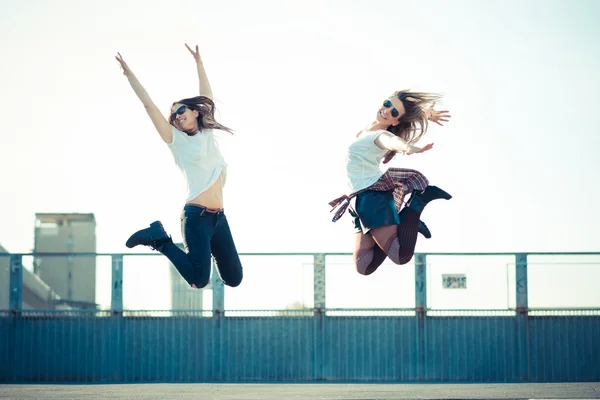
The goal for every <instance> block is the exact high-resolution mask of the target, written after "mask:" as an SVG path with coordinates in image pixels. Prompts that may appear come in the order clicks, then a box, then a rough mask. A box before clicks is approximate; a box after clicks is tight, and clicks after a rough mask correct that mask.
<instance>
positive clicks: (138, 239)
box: [125, 221, 172, 251]
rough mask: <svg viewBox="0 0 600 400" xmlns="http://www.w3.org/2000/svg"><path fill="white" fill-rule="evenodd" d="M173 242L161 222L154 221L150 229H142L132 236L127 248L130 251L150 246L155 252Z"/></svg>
mask: <svg viewBox="0 0 600 400" xmlns="http://www.w3.org/2000/svg"><path fill="white" fill-rule="evenodd" d="M168 242H172V240H171V237H170V236H169V235H167V232H166V231H165V228H163V226H162V224H161V223H160V221H154V222H153V223H151V224H150V228H146V229H142V230H139V231H137V232H136V233H134V234H133V235H131V237H130V238H129V239H127V242H126V243H125V246H127V247H129V248H130V249H131V248H132V247H135V246H139V245H143V246H150V247H152V249H153V250H159V251H160V248H161V247H162V245H163V244H165V243H168Z"/></svg>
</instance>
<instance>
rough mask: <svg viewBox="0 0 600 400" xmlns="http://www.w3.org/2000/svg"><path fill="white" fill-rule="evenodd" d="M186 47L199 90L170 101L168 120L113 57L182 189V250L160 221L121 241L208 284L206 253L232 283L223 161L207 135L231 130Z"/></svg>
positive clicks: (235, 266)
mask: <svg viewBox="0 0 600 400" xmlns="http://www.w3.org/2000/svg"><path fill="white" fill-rule="evenodd" d="M186 47H187V49H188V50H189V51H190V53H191V54H192V56H193V57H194V59H195V60H196V67H197V69H198V79H199V81H200V96H198V97H193V98H189V99H183V100H180V101H177V102H175V103H173V105H172V106H171V111H170V112H169V115H170V116H169V119H168V120H167V119H166V118H165V117H164V116H163V115H162V114H161V112H160V110H159V109H158V107H156V105H154V103H153V102H152V100H151V99H150V96H149V95H148V93H147V92H146V90H144V88H143V87H142V85H141V84H140V82H139V81H138V80H137V78H136V77H135V75H134V74H133V72H131V69H129V67H128V66H127V64H126V63H125V61H124V60H123V57H121V55H120V54H119V55H118V56H117V57H116V58H117V61H118V62H119V63H120V64H121V67H122V69H123V74H125V76H126V77H127V79H128V80H129V83H130V84H131V87H132V88H133V91H134V92H135V93H136V94H137V96H138V98H139V99H140V100H141V101H142V103H143V104H144V107H145V108H146V111H147V112H148V115H149V116H150V119H151V120H152V123H153V124H154V126H155V128H156V130H157V131H158V133H159V135H160V137H161V138H162V140H163V141H164V142H165V143H166V144H167V145H168V146H169V149H170V150H171V153H172V154H173V158H174V160H175V164H176V165H177V167H179V169H180V170H181V172H182V173H183V175H184V177H185V179H186V181H187V189H188V195H187V198H186V203H185V206H184V207H183V211H182V213H181V233H182V235H183V244H184V247H185V251H183V250H181V249H180V248H179V247H177V246H176V245H175V244H173V241H172V240H171V237H170V236H169V235H168V234H167V232H165V230H164V228H163V226H162V224H161V223H160V221H155V222H153V223H151V224H150V227H149V228H145V229H142V230H139V231H137V232H136V233H134V234H133V235H132V236H131V237H130V238H129V239H128V240H127V243H126V246H127V247H130V248H131V247H135V246H138V245H145V246H150V247H152V248H153V249H155V250H158V251H160V252H161V253H162V254H164V255H165V256H167V258H169V260H171V262H172V263H173V265H174V266H175V268H177V270H178V271H179V273H180V274H181V276H182V277H183V278H184V279H185V280H186V281H187V282H188V283H189V284H190V286H192V287H194V288H203V287H204V286H206V285H207V284H208V281H209V278H210V271H211V254H212V256H214V258H215V261H216V265H217V269H218V271H219V275H220V277H221V280H222V281H223V283H225V284H226V285H228V286H238V285H239V284H240V283H241V282H242V277H243V274H242V265H241V263H240V258H239V256H238V253H237V250H236V248H235V244H234V242H233V238H232V236H231V231H230V230H229V224H228V223H227V218H225V214H224V212H223V186H224V185H225V178H226V171H227V164H226V163H225V161H224V160H223V156H222V155H221V152H220V151H219V148H218V146H217V144H216V142H215V138H214V136H213V130H214V129H220V130H224V131H227V132H230V133H231V130H230V129H229V128H227V127H225V126H223V125H221V124H219V123H218V122H216V121H215V103H214V102H213V95H212V91H211V88H210V84H209V82H208V78H207V76H206V72H205V71H204V66H203V64H202V60H201V59H200V53H199V52H198V46H196V50H195V51H194V50H192V49H191V48H190V47H188V45H187V44H186Z"/></svg>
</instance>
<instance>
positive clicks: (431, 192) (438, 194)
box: [413, 186, 452, 204]
mask: <svg viewBox="0 0 600 400" xmlns="http://www.w3.org/2000/svg"><path fill="white" fill-rule="evenodd" d="M413 193H416V194H417V195H418V196H421V198H422V199H423V201H424V202H425V204H427V203H429V202H430V201H433V200H437V199H445V200H450V199H451V198H452V196H451V195H450V194H449V193H447V192H446V191H445V190H443V189H440V188H439V187H437V186H427V187H426V188H425V190H424V191H423V192H422V193H417V192H413Z"/></svg>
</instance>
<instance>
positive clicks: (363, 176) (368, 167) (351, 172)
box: [346, 129, 390, 193]
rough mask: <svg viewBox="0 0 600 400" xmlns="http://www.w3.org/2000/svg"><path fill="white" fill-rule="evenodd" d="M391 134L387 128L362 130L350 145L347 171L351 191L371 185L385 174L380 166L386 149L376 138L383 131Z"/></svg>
mask: <svg viewBox="0 0 600 400" xmlns="http://www.w3.org/2000/svg"><path fill="white" fill-rule="evenodd" d="M384 132H385V133H386V134H390V133H389V132H388V131H386V130H383V129H382V130H377V131H373V132H364V131H363V132H362V133H361V136H359V137H358V138H356V139H355V140H354V141H353V142H352V143H351V144H350V146H349V147H348V154H347V156H346V173H347V175H348V185H349V186H350V193H354V192H357V191H359V190H361V189H364V188H366V187H369V186H371V185H372V184H374V183H375V182H377V180H378V179H379V178H381V175H383V172H384V171H382V170H381V168H380V164H381V160H382V159H383V156H384V155H385V153H387V152H388V150H386V149H381V148H379V146H377V145H376V144H375V139H377V138H378V137H379V135H381V134H382V133H384Z"/></svg>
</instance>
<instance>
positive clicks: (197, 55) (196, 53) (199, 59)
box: [185, 43, 202, 63]
mask: <svg viewBox="0 0 600 400" xmlns="http://www.w3.org/2000/svg"><path fill="white" fill-rule="evenodd" d="M185 47H187V49H188V50H189V51H190V53H191V54H192V56H193V57H194V60H196V62H197V63H198V62H202V59H201V58H200V51H198V45H196V51H194V50H192V49H191V48H190V46H188V45H187V43H186V44H185Z"/></svg>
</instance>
